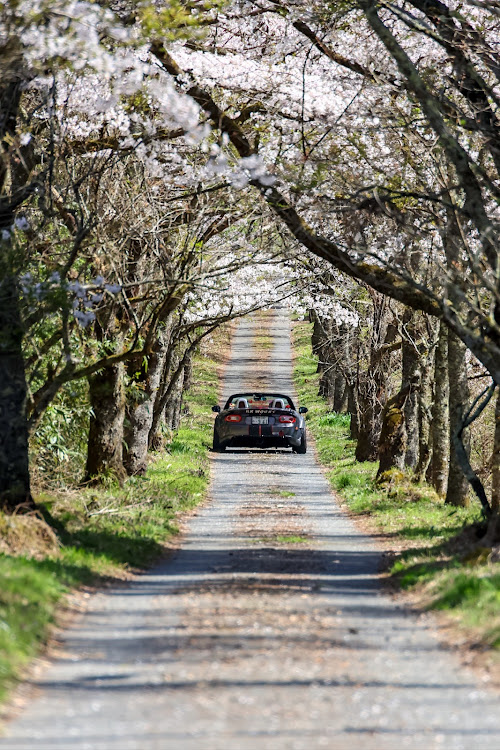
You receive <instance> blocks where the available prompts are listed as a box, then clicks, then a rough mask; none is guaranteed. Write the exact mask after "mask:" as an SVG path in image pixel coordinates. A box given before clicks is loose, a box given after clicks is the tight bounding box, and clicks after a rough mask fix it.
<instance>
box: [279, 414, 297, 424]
mask: <svg viewBox="0 0 500 750" xmlns="http://www.w3.org/2000/svg"><path fill="white" fill-rule="evenodd" d="M279 421H280V422H282V423H284V424H293V423H294V422H295V417H292V415H291V414H283V416H281V417H280V418H279Z"/></svg>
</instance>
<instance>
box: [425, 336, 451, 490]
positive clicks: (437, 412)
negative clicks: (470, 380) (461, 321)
mask: <svg viewBox="0 0 500 750" xmlns="http://www.w3.org/2000/svg"><path fill="white" fill-rule="evenodd" d="M448 415H449V381H448V328H447V327H446V325H445V324H444V323H443V322H441V323H440V324H439V338H438V344H437V347H436V355H435V360H434V401H433V405H432V425H431V442H432V464H431V471H430V481H431V483H432V485H433V487H434V489H435V490H436V492H437V493H438V495H441V496H442V497H444V496H445V495H446V488H447V483H448V462H449V455H450V421H449V416H448Z"/></svg>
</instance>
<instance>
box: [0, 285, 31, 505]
mask: <svg viewBox="0 0 500 750" xmlns="http://www.w3.org/2000/svg"><path fill="white" fill-rule="evenodd" d="M22 340H23V328H22V323H21V316H20V312H19V297H18V289H17V284H16V283H15V280H14V279H12V278H10V279H4V281H3V282H2V283H1V284H0V419H1V429H0V508H1V509H2V510H4V511H13V510H14V509H15V508H17V507H19V506H20V505H24V506H25V507H27V508H34V507H35V505H34V502H33V500H32V498H31V492H30V475H29V460H28V427H27V421H26V397H27V387H26V376H25V371H24V359H23V354H22V350H21V345H22Z"/></svg>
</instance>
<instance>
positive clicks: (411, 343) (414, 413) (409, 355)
mask: <svg viewBox="0 0 500 750" xmlns="http://www.w3.org/2000/svg"><path fill="white" fill-rule="evenodd" d="M417 315H418V313H417V312H415V311H414V310H410V309H409V308H407V309H406V310H405V312H404V315H403V326H404V334H403V343H402V355H403V365H402V382H403V385H404V384H405V383H412V384H413V383H415V382H416V381H417V380H418V379H419V378H420V371H419V366H420V353H419V351H418V348H417V341H418V338H419V335H418V326H417ZM418 401H419V391H418V390H417V388H412V389H411V390H410V392H409V394H408V398H407V399H406V402H405V405H404V419H405V428H406V453H405V466H407V467H408V468H409V469H415V467H416V465H417V463H418V447H419V434H418V423H419V421H418Z"/></svg>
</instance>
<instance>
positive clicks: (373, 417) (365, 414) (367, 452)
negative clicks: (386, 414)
mask: <svg viewBox="0 0 500 750" xmlns="http://www.w3.org/2000/svg"><path fill="white" fill-rule="evenodd" d="M380 412H381V410H380V404H379V403H378V402H377V401H376V400H375V396H374V394H373V393H372V392H371V388H370V391H369V393H368V394H366V395H365V398H364V399H363V400H362V402H361V408H360V423H359V428H358V442H357V445H356V461H375V460H376V459H377V455H378V444H379V438H380Z"/></svg>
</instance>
